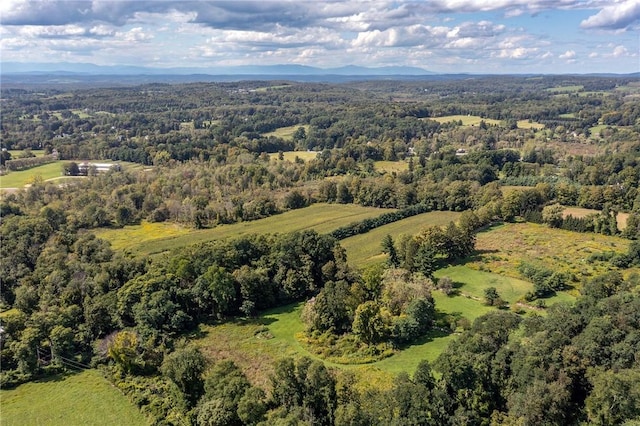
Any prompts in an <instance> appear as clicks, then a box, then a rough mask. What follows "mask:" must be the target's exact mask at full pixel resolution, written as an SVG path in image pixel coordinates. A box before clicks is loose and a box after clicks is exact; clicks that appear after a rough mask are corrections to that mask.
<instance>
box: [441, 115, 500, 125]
mask: <svg viewBox="0 0 640 426" xmlns="http://www.w3.org/2000/svg"><path fill="white" fill-rule="evenodd" d="M429 120H435V121H437V122H438V123H443V124H444V123H450V122H452V121H456V122H457V121H462V125H463V126H477V125H479V124H480V122H481V121H484V122H485V123H487V125H495V126H499V125H500V123H501V121H500V120H493V119H491V118H482V117H478V116H477V115H445V116H443V117H429Z"/></svg>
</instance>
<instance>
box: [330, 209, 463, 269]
mask: <svg viewBox="0 0 640 426" xmlns="http://www.w3.org/2000/svg"><path fill="white" fill-rule="evenodd" d="M459 215H460V213H456V212H449V211H444V212H439V211H438V212H429V213H423V214H419V215H416V216H412V217H408V218H406V219H403V220H399V221H397V222H393V223H390V224H388V225H384V226H381V227H379V228H376V229H372V230H371V231H369V232H367V233H365V234H361V235H355V236H353V237H349V238H346V239H344V240H342V241H341V242H340V244H341V245H342V247H344V248H345V250H347V258H348V259H349V264H351V265H354V266H357V267H365V266H369V265H372V264H374V263H378V262H381V261H383V260H385V259H386V255H384V254H383V253H382V246H381V242H382V239H383V238H384V236H385V235H387V234H389V235H391V236H392V237H393V238H394V240H397V239H398V238H399V237H400V236H402V235H415V234H417V233H419V232H420V231H421V230H422V229H423V228H425V227H427V226H430V225H437V226H442V225H447V224H448V223H449V222H451V221H455V220H456V219H457V218H458V216H459Z"/></svg>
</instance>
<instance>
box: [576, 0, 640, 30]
mask: <svg viewBox="0 0 640 426" xmlns="http://www.w3.org/2000/svg"><path fill="white" fill-rule="evenodd" d="M638 21H640V0H623V1H616V2H613V3H612V4H608V5H606V6H604V7H603V8H602V9H601V10H600V11H599V12H598V13H597V14H595V15H593V16H590V17H589V18H587V19H585V20H584V21H582V22H581V23H580V26H581V27H582V28H601V29H611V30H619V29H625V28H628V27H629V26H631V25H632V24H634V23H637V22H638Z"/></svg>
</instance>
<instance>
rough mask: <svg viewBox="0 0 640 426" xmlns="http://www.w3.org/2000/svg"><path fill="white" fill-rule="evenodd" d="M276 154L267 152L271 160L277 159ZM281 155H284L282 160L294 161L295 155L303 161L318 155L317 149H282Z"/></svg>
mask: <svg viewBox="0 0 640 426" xmlns="http://www.w3.org/2000/svg"><path fill="white" fill-rule="evenodd" d="M278 155H279V154H278V153H277V152H275V153H272V154H269V157H270V158H271V159H272V160H277V159H278ZM282 155H283V157H284V161H291V162H294V161H295V160H296V157H298V158H299V159H301V160H303V161H309V160H313V159H315V158H316V157H317V156H318V151H284V152H283V153H282Z"/></svg>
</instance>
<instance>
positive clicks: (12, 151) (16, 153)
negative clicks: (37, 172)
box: [9, 149, 44, 160]
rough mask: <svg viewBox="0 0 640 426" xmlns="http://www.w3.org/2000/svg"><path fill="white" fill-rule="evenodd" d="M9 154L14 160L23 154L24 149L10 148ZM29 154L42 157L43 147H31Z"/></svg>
mask: <svg viewBox="0 0 640 426" xmlns="http://www.w3.org/2000/svg"><path fill="white" fill-rule="evenodd" d="M9 154H11V159H12V160H15V159H16V158H20V156H21V155H23V154H24V151H21V150H19V149H10V150H9ZM31 154H33V155H35V156H36V157H44V149H32V150H31Z"/></svg>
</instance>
